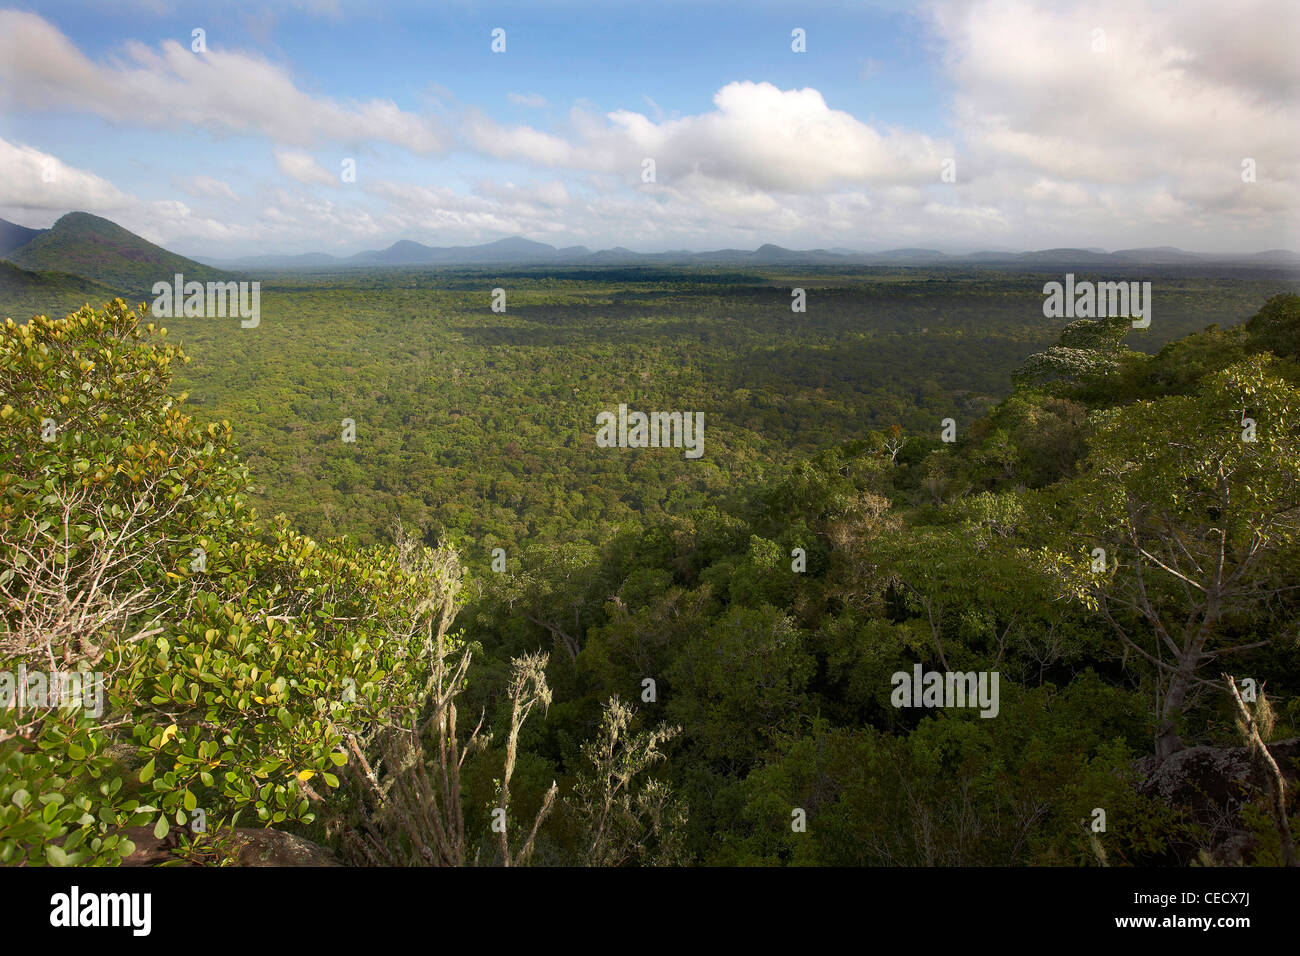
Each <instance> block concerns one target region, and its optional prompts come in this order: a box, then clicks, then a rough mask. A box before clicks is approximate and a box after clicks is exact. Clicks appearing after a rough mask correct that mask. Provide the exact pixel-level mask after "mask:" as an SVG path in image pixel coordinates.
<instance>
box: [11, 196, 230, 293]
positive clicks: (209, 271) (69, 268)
mask: <svg viewBox="0 0 1300 956" xmlns="http://www.w3.org/2000/svg"><path fill="white" fill-rule="evenodd" d="M8 259H9V260H10V261H11V262H13V263H15V264H17V265H19V266H22V267H23V268H24V269H29V270H33V271H40V272H47V271H50V272H67V273H72V274H73V275H77V276H85V277H86V278H88V279H94V280H95V281H97V282H102V283H104V284H106V285H108V286H111V287H113V288H115V289H121V290H123V292H125V293H128V294H129V295H128V297H129V298H132V299H134V298H136V297H144V296H147V295H148V294H149V293H150V292H151V290H152V288H153V284H154V283H155V282H162V281H166V282H170V281H171V279H172V276H173V275H175V274H176V273H177V272H180V273H183V274H184V275H185V278H186V279H197V280H199V281H201V282H206V281H208V280H209V279H224V278H228V276H227V274H226V273H224V272H222V271H220V270H218V269H213V268H211V267H210V266H205V265H201V264H199V263H197V262H195V261H194V260H193V259H186V258H185V257H184V256H178V255H176V254H175V253H172V252H168V251H167V250H166V249H164V248H162V247H161V246H156V245H154V244H153V243H152V242H149V241H147V240H145V239H141V238H140V237H139V236H137V235H136V234H135V233H133V232H130V231H128V230H126V229H123V228H122V227H121V226H119V225H118V224H117V223H114V222H110V221H109V220H107V219H103V218H101V217H99V216H92V215H91V214H90V213H87V212H70V213H68V214H67V215H66V216H63V217H62V218H61V219H59V221H58V222H56V223H55V224H54V225H53V226H51V227H50V228H49V229H48V230H46V231H45V232H42V233H41V234H40V235H38V236H36V238H34V239H32V240H31V241H30V242H28V243H27V244H26V245H24V246H22V247H21V248H19V249H16V250H14V251H13V252H12V253H10V254H9V256H8Z"/></svg>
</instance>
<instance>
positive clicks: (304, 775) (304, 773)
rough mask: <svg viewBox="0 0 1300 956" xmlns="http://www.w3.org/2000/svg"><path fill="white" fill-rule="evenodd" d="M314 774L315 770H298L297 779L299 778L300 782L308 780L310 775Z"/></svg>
mask: <svg viewBox="0 0 1300 956" xmlns="http://www.w3.org/2000/svg"><path fill="white" fill-rule="evenodd" d="M314 776H316V771H315V770H299V771H298V780H299V782H300V783H306V782H307V781H308V780H310V779H311V778H312V777H314Z"/></svg>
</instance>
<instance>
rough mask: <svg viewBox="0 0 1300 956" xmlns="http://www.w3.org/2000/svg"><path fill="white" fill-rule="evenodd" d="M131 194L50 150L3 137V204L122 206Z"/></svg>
mask: <svg viewBox="0 0 1300 956" xmlns="http://www.w3.org/2000/svg"><path fill="white" fill-rule="evenodd" d="M131 202H132V197H131V196H129V195H127V194H126V193H124V192H122V191H121V190H120V189H118V188H117V187H116V186H114V185H113V184H112V183H110V182H108V180H106V179H101V178H100V177H99V176H96V175H95V174H94V173H89V172H86V171H84V170H81V169H76V168H74V167H72V166H69V165H67V164H66V163H64V162H62V161H60V160H59V159H58V158H57V157H55V156H52V155H50V154H49V153H43V152H41V151H40V150H38V149H35V148H34V147H31V146H25V145H22V144H17V143H10V142H8V141H6V140H3V139H0V207H4V208H6V209H10V210H14V209H17V210H58V211H59V212H66V211H68V210H70V209H82V210H86V211H87V212H107V211H111V210H116V209H123V208H125V207H126V206H128V205H129V204H130V203H131Z"/></svg>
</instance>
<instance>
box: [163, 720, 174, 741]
mask: <svg viewBox="0 0 1300 956" xmlns="http://www.w3.org/2000/svg"><path fill="white" fill-rule="evenodd" d="M175 736H176V725H175V724H172V725H171V726H170V727H168V728H167V729H166V730H164V731H163V732H162V742H163V743H167V741H169V740H171V739H172V738H173V737H175Z"/></svg>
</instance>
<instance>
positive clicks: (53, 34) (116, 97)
mask: <svg viewBox="0 0 1300 956" xmlns="http://www.w3.org/2000/svg"><path fill="white" fill-rule="evenodd" d="M127 53H128V56H129V58H130V61H131V63H121V62H116V61H115V62H112V63H110V64H105V65H100V64H98V63H95V62H93V61H91V60H90V59H88V58H87V57H86V56H85V55H84V54H82V53H81V51H80V50H78V49H77V48H76V47H75V46H74V45H73V44H72V42H71V41H70V40H69V39H68V38H67V37H66V36H64V35H63V34H62V33H61V32H60V31H59V30H58V28H56V27H55V26H53V25H52V24H50V23H48V22H47V21H45V20H43V19H42V18H41V17H39V16H37V15H36V14H34V13H25V12H22V11H18V10H0V106H4V107H6V108H9V109H23V110H58V109H70V110H76V111H79V112H90V113H94V114H96V115H98V116H102V117H104V118H105V119H109V120H112V121H115V122H122V123H131V124H135V125H139V126H146V127H175V126H179V125H192V126H198V127H202V128H207V129H209V130H211V131H213V132H214V133H216V132H222V133H224V132H241V133H259V134H261V135H263V136H266V137H267V138H269V139H270V140H271V141H272V142H277V143H287V144H292V145H296V146H309V145H312V144H314V143H317V142H320V141H324V140H329V141H367V140H374V141H382V142H388V143H393V144H396V145H399V146H403V147H405V148H407V149H410V150H412V151H414V152H417V153H435V152H440V151H442V150H443V149H444V148H445V146H446V142H447V138H446V136H445V134H444V133H443V132H442V131H441V130H440V129H439V128H438V126H437V124H436V123H435V122H434V121H433V120H432V119H431V118H430V117H426V116H421V115H417V114H414V113H409V112H406V111H403V110H401V109H399V108H398V107H397V106H396V105H395V104H394V103H393V102H392V101H391V100H384V99H371V100H366V101H365V102H361V103H340V102H337V101H335V100H332V99H329V98H327V97H318V96H311V95H309V94H307V93H304V92H303V91H302V90H300V89H299V88H298V87H297V86H296V85H295V83H294V81H293V79H292V77H290V76H289V74H288V72H287V71H285V70H284V69H283V68H281V67H279V66H276V65H274V64H271V63H268V62H267V61H265V60H263V59H260V58H258V57H256V56H253V55H251V54H247V53H240V52H235V51H230V50H222V49H219V48H213V47H210V48H209V50H208V52H206V53H192V52H190V50H189V48H187V47H183V46H181V45H180V44H179V43H176V42H175V41H172V40H168V41H164V42H163V43H162V45H161V47H160V49H159V50H154V49H152V48H150V47H148V46H146V45H145V44H143V43H131V44H128V46H127Z"/></svg>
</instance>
